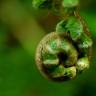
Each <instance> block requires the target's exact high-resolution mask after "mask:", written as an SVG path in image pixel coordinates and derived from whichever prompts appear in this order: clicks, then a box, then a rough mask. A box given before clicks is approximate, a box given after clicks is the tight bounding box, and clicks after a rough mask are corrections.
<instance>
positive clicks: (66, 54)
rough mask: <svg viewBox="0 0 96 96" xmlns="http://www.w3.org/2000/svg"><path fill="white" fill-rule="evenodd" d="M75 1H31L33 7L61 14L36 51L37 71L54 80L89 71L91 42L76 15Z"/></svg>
mask: <svg viewBox="0 0 96 96" xmlns="http://www.w3.org/2000/svg"><path fill="white" fill-rule="evenodd" d="M78 3H79V2H78V0H33V2H32V4H33V7H35V8H37V9H48V10H51V11H53V12H56V13H57V12H58V13H59V14H60V15H62V20H61V21H60V22H59V23H58V24H57V26H56V30H55V32H52V33H50V34H48V35H47V36H45V37H44V38H43V39H42V40H41V42H40V43H39V45H38V47H37V51H36V63H37V66H38V68H39V70H40V72H41V73H42V74H43V75H44V76H45V77H47V78H48V79H51V80H53V81H65V80H70V79H73V78H74V77H76V76H77V75H78V74H79V73H81V72H82V71H84V70H85V69H88V68H89V63H90V58H91V52H92V39H91V37H90V33H89V30H88V28H87V26H86V24H85V22H84V20H83V19H82V18H81V16H80V15H79V13H78V9H77V5H78Z"/></svg>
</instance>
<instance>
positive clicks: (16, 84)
mask: <svg viewBox="0 0 96 96" xmlns="http://www.w3.org/2000/svg"><path fill="white" fill-rule="evenodd" d="M95 5H96V0H85V1H84V0H81V6H80V8H81V10H80V13H81V15H82V16H83V18H84V19H85V21H86V22H87V24H88V27H89V29H90V32H91V33H92V38H93V41H94V44H93V55H92V62H91V66H90V67H91V68H90V69H89V70H88V71H86V72H85V73H83V74H82V75H80V76H79V77H77V78H76V79H74V80H72V81H68V82H64V83H54V82H50V81H48V80H46V79H44V78H43V77H42V76H41V75H40V74H39V72H38V70H37V67H36V65H35V60H34V58H35V50H36V46H37V44H38V42H39V41H40V40H41V38H42V37H43V36H44V35H45V34H47V33H48V32H51V31H54V28H55V26H56V23H57V22H58V21H59V19H58V18H59V17H57V16H55V15H53V14H52V13H49V12H45V11H37V10H34V9H33V8H32V0H0V96H62V95H63V96H84V95H86V96H96V91H95V90H96V78H95V77H96V76H95V74H96V61H95V60H96V56H95V54H96V45H95V43H96V7H95Z"/></svg>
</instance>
